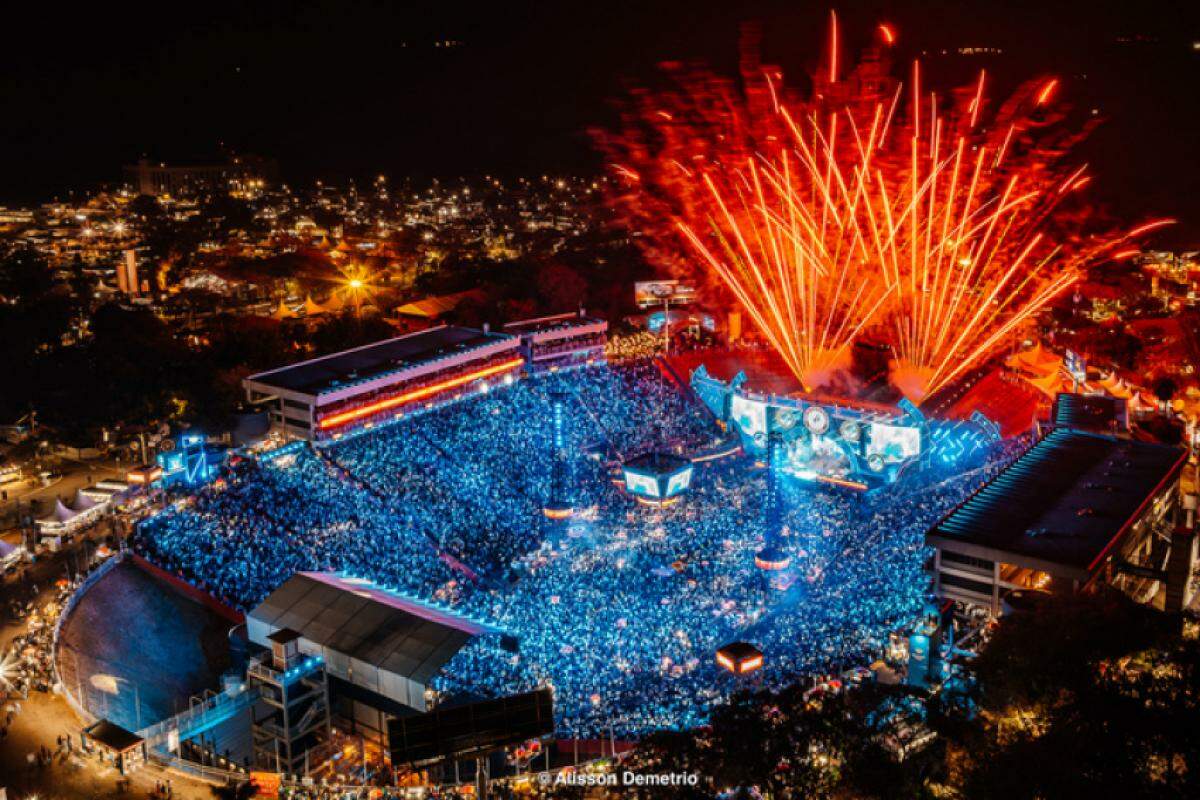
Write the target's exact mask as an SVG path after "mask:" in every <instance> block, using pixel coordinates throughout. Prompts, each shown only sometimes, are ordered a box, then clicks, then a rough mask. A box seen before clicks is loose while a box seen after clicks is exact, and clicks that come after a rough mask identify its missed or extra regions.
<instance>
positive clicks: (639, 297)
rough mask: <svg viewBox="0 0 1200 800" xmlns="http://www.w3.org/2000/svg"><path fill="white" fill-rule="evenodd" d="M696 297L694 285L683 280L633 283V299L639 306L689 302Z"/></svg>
mask: <svg viewBox="0 0 1200 800" xmlns="http://www.w3.org/2000/svg"><path fill="white" fill-rule="evenodd" d="M695 299H696V286H695V284H692V283H685V282H683V281H676V280H669V281H638V282H637V283H635V284H634V285H633V300H634V302H635V303H637V304H638V306H639V307H640V308H646V307H647V306H658V305H662V304H663V303H664V302H666V303H674V304H676V305H678V304H680V303H690V302H692V301H693V300H695Z"/></svg>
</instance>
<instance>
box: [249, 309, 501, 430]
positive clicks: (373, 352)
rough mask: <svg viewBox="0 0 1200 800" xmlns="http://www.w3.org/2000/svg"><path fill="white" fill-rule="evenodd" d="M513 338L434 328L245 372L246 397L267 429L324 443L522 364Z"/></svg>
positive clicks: (474, 385)
mask: <svg viewBox="0 0 1200 800" xmlns="http://www.w3.org/2000/svg"><path fill="white" fill-rule="evenodd" d="M519 348H520V341H519V340H518V338H517V337H516V336H512V335H509V334H502V333H491V332H490V331H488V330H487V329H486V327H485V329H484V330H481V331H480V330H473V329H471V328H460V327H451V326H445V325H443V326H441V327H437V328H430V329H429V330H424V331H419V332H417V333H412V334H408V335H406V336H399V337H396V338H394V339H386V340H384V341H381V342H374V343H372V344H369V345H365V346H363V347H357V348H354V349H352V350H344V351H342V352H339V353H333V354H331V355H327V356H322V357H320V358H315V359H312V360H309V361H302V362H300V363H299V364H292V365H290V366H286V367H281V368H279V369H274V370H269V371H267V372H260V373H258V374H256V375H251V376H249V377H248V378H246V379H245V380H243V382H242V384H243V387H244V388H245V390H246V399H247V400H248V401H249V402H251V403H254V404H258V405H264V406H267V407H269V408H270V415H271V422H272V425H273V427H275V428H276V429H277V430H280V431H282V432H284V433H285V434H286V435H288V436H292V437H296V438H300V439H310V440H313V439H325V438H330V437H334V436H337V435H339V434H340V433H342V432H344V431H346V430H348V429H350V428H352V427H358V426H363V425H369V424H371V423H375V422H380V421H384V420H387V419H392V418H394V417H396V416H398V415H400V414H403V413H404V412H405V411H407V410H409V409H412V408H420V407H425V406H428V405H430V404H432V403H434V402H442V401H444V400H446V399H450V398H452V397H456V396H460V395H461V394H463V393H464V392H466V391H470V390H471V389H472V388H473V387H476V386H479V385H483V384H484V383H486V382H490V381H496V380H499V379H502V378H504V377H505V376H508V375H512V374H513V373H515V372H516V371H517V370H518V369H519V368H520V367H522V366H523V365H524V363H525V360H524V358H523V357H522V355H521V353H520V349H519Z"/></svg>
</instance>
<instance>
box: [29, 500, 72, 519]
mask: <svg viewBox="0 0 1200 800" xmlns="http://www.w3.org/2000/svg"><path fill="white" fill-rule="evenodd" d="M79 513H80V512H78V511H73V510H72V509H70V508H67V507H66V506H65V505H63V501H62V500H59V499H58V498H55V499H54V510H53V511H51V512H50V514H49V516H45V517H42V518H41V519H40V520H38V521H39V522H49V523H59V524H63V523H67V522H70V521H71V520H73V519H75V518H76V517H77V516H79Z"/></svg>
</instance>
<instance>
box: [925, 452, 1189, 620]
mask: <svg viewBox="0 0 1200 800" xmlns="http://www.w3.org/2000/svg"><path fill="white" fill-rule="evenodd" d="M1186 459H1187V453H1186V451H1184V450H1182V449H1181V448H1178V447H1169V446H1166V445H1160V444H1152V443H1146V442H1137V441H1132V440H1130V439H1123V438H1119V437H1117V436H1113V435H1105V434H1100V433H1094V432H1090V431H1083V430H1077V429H1073V428H1056V429H1054V430H1053V431H1051V432H1050V433H1049V434H1048V435H1047V436H1046V437H1045V438H1043V439H1042V440H1041V441H1039V442H1038V443H1037V444H1035V445H1034V446H1033V447H1031V448H1030V449H1029V450H1028V451H1027V452H1026V453H1025V454H1024V455H1022V456H1021V457H1020V458H1018V459H1017V460H1016V461H1014V462H1013V463H1012V464H1011V465H1009V466H1008V467H1007V468H1006V469H1005V470H1003V471H1002V472H1001V473H1000V474H998V475H997V476H996V477H994V478H993V479H992V480H991V481H989V482H988V483H987V484H986V485H985V486H984V487H983V488H981V489H980V490H979V491H978V492H976V493H975V494H974V495H972V496H971V497H970V498H968V499H967V500H966V501H965V502H964V503H962V504H961V505H959V506H958V507H957V508H956V509H954V510H953V511H952V512H950V514H949V515H947V516H946V517H945V518H944V519H942V520H941V521H940V522H938V523H937V524H936V525H934V526H933V528H931V529H930V530H929V531H928V532H927V533H926V534H925V542H926V544H928V545H929V546H931V547H933V548H934V549H935V554H934V558H933V562H932V569H933V574H934V583H935V590H936V593H937V594H938V595H939V596H940V597H942V598H945V599H949V600H956V601H961V602H965V603H969V604H973V605H977V606H982V607H984V608H987V609H988V610H989V611H990V612H991V613H992V614H999V613H1000V610H1001V604H1002V601H1003V599H1004V597H1005V596H1006V595H1007V594H1008V593H1009V592H1013V591H1022V590H1046V591H1048V592H1051V593H1067V592H1077V591H1086V590H1089V589H1091V588H1093V587H1097V586H1101V585H1111V586H1114V587H1115V588H1118V589H1120V590H1122V591H1124V592H1125V593H1127V594H1129V595H1131V596H1132V597H1134V598H1135V599H1138V600H1142V601H1145V602H1150V603H1152V604H1153V605H1155V606H1156V607H1160V608H1167V609H1170V608H1171V607H1172V606H1173V605H1174V606H1178V605H1179V603H1180V602H1182V599H1181V598H1182V593H1183V592H1184V591H1185V588H1186V587H1183V588H1181V587H1179V586H1176V585H1175V584H1176V583H1178V582H1179V579H1178V578H1172V579H1171V580H1168V572H1170V574H1171V575H1173V576H1174V575H1180V576H1182V575H1190V573H1191V570H1190V569H1188V568H1187V566H1188V565H1182V566H1181V565H1180V564H1179V563H1177V562H1178V561H1179V560H1180V559H1183V560H1185V561H1186V560H1191V561H1194V553H1195V545H1194V537H1193V535H1192V531H1189V530H1186V529H1184V528H1182V527H1181V526H1179V525H1178V522H1179V520H1178V516H1179V507H1180V503H1179V475H1180V471H1181V470H1182V467H1183V464H1184V462H1185V461H1186ZM1189 554H1191V555H1189ZM1175 610H1178V609H1175Z"/></svg>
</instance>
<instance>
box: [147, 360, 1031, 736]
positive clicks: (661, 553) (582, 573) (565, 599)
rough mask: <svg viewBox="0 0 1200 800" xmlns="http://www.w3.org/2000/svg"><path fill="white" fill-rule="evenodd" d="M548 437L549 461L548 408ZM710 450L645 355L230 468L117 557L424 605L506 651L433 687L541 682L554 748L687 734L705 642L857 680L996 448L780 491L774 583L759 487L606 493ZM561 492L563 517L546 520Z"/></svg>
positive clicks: (698, 711)
mask: <svg viewBox="0 0 1200 800" xmlns="http://www.w3.org/2000/svg"><path fill="white" fill-rule="evenodd" d="M556 404H560V405H561V407H562V409H563V412H564V413H563V418H564V419H565V421H566V424H565V425H564V428H563V433H564V436H565V442H564V445H565V446H563V447H562V448H556V447H555V441H554V431H553V419H554V407H555V405H556ZM724 435H726V434H725V433H723V432H722V431H721V429H720V428H719V426H717V424H716V423H715V421H714V420H713V419H712V418H711V417H710V416H709V414H708V412H707V411H706V410H704V409H703V408H702V407H701V406H700V405H699V404H698V403H697V402H696V401H695V400H694V399H692V398H691V397H690V396H689V395H688V394H686V393H685V392H683V391H681V390H680V387H679V386H678V385H677V384H676V383H674V382H673V378H672V377H671V376H670V375H668V374H666V373H664V372H662V371H660V369H659V368H658V366H657V365H656V364H655V362H653V361H636V360H635V361H631V362H628V363H625V364H622V365H621V366H614V367H606V366H597V367H589V368H582V369H577V370H570V371H564V372H560V373H555V374H549V375H544V376H540V377H530V378H526V379H523V380H520V381H517V382H515V383H513V384H512V385H510V386H504V387H498V388H493V389H491V390H490V391H489V392H486V393H479V394H477V395H475V396H473V397H471V398H469V399H465V400H462V401H460V402H457V403H454V404H451V405H448V406H445V407H442V408H438V409H434V410H431V411H427V412H425V413H421V414H415V415H411V416H408V417H405V418H404V419H402V420H399V421H397V422H395V423H392V424H389V425H386V426H381V427H378V428H375V429H371V430H366V431H362V432H359V433H357V434H355V435H351V436H347V437H345V438H343V439H342V440H340V441H338V442H335V443H333V444H330V445H327V446H323V447H321V448H318V449H311V448H305V449H301V450H298V451H291V452H289V453H288V454H287V455H284V456H282V457H278V458H275V459H273V460H272V459H271V458H267V457H264V458H261V459H259V460H256V461H255V460H250V461H246V462H243V463H242V464H240V465H239V466H237V467H235V468H233V469H232V470H231V471H230V472H229V473H228V474H226V475H225V476H224V477H223V478H222V479H221V480H220V481H218V482H216V483H215V484H213V485H211V486H209V487H207V488H205V489H203V490H201V491H200V492H199V493H198V494H196V495H193V496H191V497H189V498H187V499H186V500H183V501H180V502H179V503H177V504H175V505H174V506H172V507H170V508H168V509H167V510H166V511H164V512H162V513H160V514H158V515H156V516H155V517H153V518H151V519H150V520H148V521H147V522H145V523H143V524H142V525H141V527H140V529H139V530H138V532H137V534H136V535H135V537H134V547H135V548H136V549H137V550H139V551H140V552H141V553H143V554H144V555H146V556H147V557H148V558H150V559H151V560H152V561H154V562H155V563H157V564H159V565H160V566H163V567H164V568H166V569H169V570H171V571H173V572H176V573H178V574H180V575H181V576H183V577H184V578H185V579H187V580H189V581H191V582H193V583H194V584H196V585H198V586H200V587H202V588H204V589H206V590H207V591H209V592H210V593H212V594H213V595H214V596H217V597H219V598H221V599H223V600H224V601H225V602H227V603H229V604H230V605H232V606H235V607H237V608H239V609H242V610H249V609H251V608H253V607H254V606H255V605H257V604H258V603H259V602H261V601H262V600H263V598H265V597H266V595H267V594H269V593H270V592H271V591H273V590H274V589H275V588H277V587H278V586H279V585H280V584H282V583H283V582H284V581H285V580H287V578H289V577H290V576H291V575H292V574H293V573H294V572H296V571H300V570H338V571H343V572H345V573H348V574H352V575H357V576H362V577H366V578H370V579H371V580H373V581H375V582H377V583H378V584H380V585H383V586H386V587H389V588H393V589H395V590H398V591H401V592H404V593H406V594H409V595H412V596H416V597H418V598H429V599H436V600H437V601H438V602H440V603H446V604H450V605H451V606H453V607H454V608H456V609H457V610H459V611H461V612H463V613H464V614H467V615H469V616H472V617H475V618H479V619H482V620H484V621H486V622H488V623H490V624H492V625H494V626H495V627H497V628H500V629H502V630H503V631H505V632H506V633H507V634H510V635H511V636H512V637H515V639H516V640H517V643H518V647H517V648H516V649H515V650H514V648H513V647H512V646H511V642H504V641H503V640H502V639H501V637H499V636H492V635H487V636H482V637H478V638H477V639H475V640H473V641H472V642H471V643H470V644H468V645H467V646H466V647H465V648H464V649H462V650H461V651H459V653H458V654H457V655H456V656H455V657H454V658H453V659H452V660H451V661H450V662H449V663H448V664H447V665H446V666H445V668H444V669H443V671H442V674H441V675H440V676H439V677H438V678H437V679H436V681H435V688H437V689H438V690H440V691H442V692H444V693H446V694H473V695H481V696H496V695H499V694H503V693H507V692H512V691H520V690H523V689H529V688H534V687H536V686H542V685H551V686H553V687H554V689H555V703H556V709H557V712H558V715H559V718H560V724H559V727H560V733H561V734H562V735H573V736H578V737H582V738H592V737H599V736H616V737H620V736H623V735H632V734H636V733H640V732H644V731H646V730H650V729H655V728H662V727H682V726H687V725H691V724H696V723H700V722H702V721H703V720H704V719H705V718H706V717H707V716H708V713H709V711H710V709H711V707H712V706H713V704H714V703H719V702H721V701H722V699H723V698H724V697H726V696H728V694H729V693H730V692H731V691H732V690H734V689H736V688H737V687H738V686H739V685H740V684H739V682H738V681H739V680H741V679H739V678H736V677H734V676H732V675H729V674H728V673H725V672H723V671H722V670H720V669H719V668H718V667H717V666H716V664H715V662H714V654H715V651H716V649H717V648H719V647H720V646H722V645H723V644H726V643H728V642H730V641H734V640H739V639H740V640H746V641H752V642H754V643H755V644H756V645H758V646H759V647H760V648H761V649H762V650H763V652H764V653H765V655H766V664H765V666H764V668H763V669H762V670H761V671H760V673H757V674H758V675H759V677H758V678H757V679H756V680H758V681H759V683H760V684H766V685H775V684H782V683H785V682H788V681H792V680H795V678H796V676H797V674H798V673H804V672H808V673H813V672H819V671H822V670H830V669H834V668H836V667H837V666H839V665H842V666H847V667H848V666H851V665H853V664H856V663H861V659H862V658H864V657H865V656H867V655H869V654H873V653H875V652H877V651H878V650H879V649H881V648H882V647H883V646H884V643H885V642H884V640H885V638H886V635H887V633H888V631H889V630H891V629H892V628H893V627H895V626H896V625H898V624H902V623H903V622H904V621H905V620H906V619H908V618H911V617H912V615H913V614H914V613H916V612H917V611H919V610H920V608H921V606H922V604H923V602H924V593H925V589H926V586H927V580H926V578H925V577H924V576H923V574H922V572H921V570H922V561H923V552H922V551H923V544H922V534H923V533H924V531H925V530H926V528H927V527H928V526H929V525H930V524H931V523H932V522H933V521H935V520H936V519H937V518H938V517H939V516H940V515H941V514H943V513H944V512H945V511H947V510H948V509H950V508H951V507H952V506H954V505H955V504H956V503H958V502H959V501H961V500H962V499H963V498H964V497H965V495H966V493H968V492H970V491H972V490H973V489H974V488H975V487H977V486H978V485H979V484H980V483H981V482H982V481H983V480H984V479H985V478H986V477H988V476H989V475H990V474H991V473H993V472H994V471H995V470H996V469H998V468H999V466H1000V465H1001V464H1002V463H1004V462H1006V461H1007V460H1008V459H1009V458H1010V457H1011V456H1012V455H1013V453H1012V448H1014V447H1017V446H1019V445H1014V444H1008V445H1006V446H1005V447H1001V448H998V449H997V451H996V452H995V453H994V454H993V455H992V456H991V457H990V458H989V460H988V461H987V462H986V464H985V466H983V467H982V468H978V469H975V470H972V471H971V472H969V473H965V474H958V475H952V476H949V477H946V476H941V477H939V478H937V479H936V480H937V482H936V483H935V482H934V479H930V481H929V482H927V483H922V484H917V485H912V486H909V487H907V488H906V489H905V491H903V492H901V493H890V494H889V493H886V492H881V493H876V494H873V495H869V496H862V495H844V494H836V493H830V492H828V491H824V490H819V489H815V488H813V487H811V486H808V485H804V484H795V485H792V484H786V488H785V495H786V504H785V505H786V512H785V515H784V531H783V533H784V538H783V541H784V546H785V549H786V550H787V552H788V554H789V556H790V557H791V567H790V570H791V571H790V573H789V576H788V579H787V580H785V581H783V583H784V584H789V583H790V585H786V586H785V587H784V588H780V587H779V586H774V587H773V586H771V585H769V584H768V581H767V580H766V576H765V575H764V573H762V572H761V571H760V570H758V569H757V568H756V567H755V565H754V554H755V552H756V551H757V550H758V549H759V548H761V547H762V545H763V519H764V514H763V498H764V495H765V477H764V473H763V471H762V470H758V469H755V468H753V466H751V465H750V464H748V463H747V461H746V460H744V459H737V458H735V459H731V460H728V461H718V462H713V463H711V464H706V465H701V466H698V467H697V470H696V474H695V478H694V480H693V488H692V490H691V491H690V493H689V494H688V495H686V496H685V497H684V498H683V500H682V502H680V503H678V504H677V505H675V506H672V507H668V508H648V507H646V506H642V505H639V504H637V503H635V502H634V501H633V499H632V498H631V497H629V496H628V495H626V494H625V493H624V492H623V491H622V489H621V488H620V487H619V486H618V485H617V482H616V481H614V480H613V478H614V477H615V476H617V475H619V468H618V467H619V463H620V460H621V459H622V458H628V457H631V456H633V455H638V454H640V453H643V452H647V451H650V450H670V451H673V452H681V453H685V454H686V453H689V452H695V451H697V450H699V449H703V448H710V447H711V446H712V445H713V444H714V443H715V442H717V441H718V440H719V439H720V438H721V437H723V436H724ZM556 471H558V472H557V474H558V475H559V476H560V477H561V476H562V475H566V476H568V477H567V480H566V482H565V483H566V485H567V486H568V487H569V489H570V492H571V497H570V498H569V499H570V501H571V503H572V505H573V506H574V507H575V508H576V515H575V516H574V517H573V518H572V519H571V520H569V521H568V522H565V523H563V522H556V521H553V520H549V519H547V518H546V517H545V516H544V515H543V514H542V508H543V507H544V505H545V504H546V503H547V501H548V500H549V499H550V494H551V493H552V490H553V486H554V483H555V475H556Z"/></svg>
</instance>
